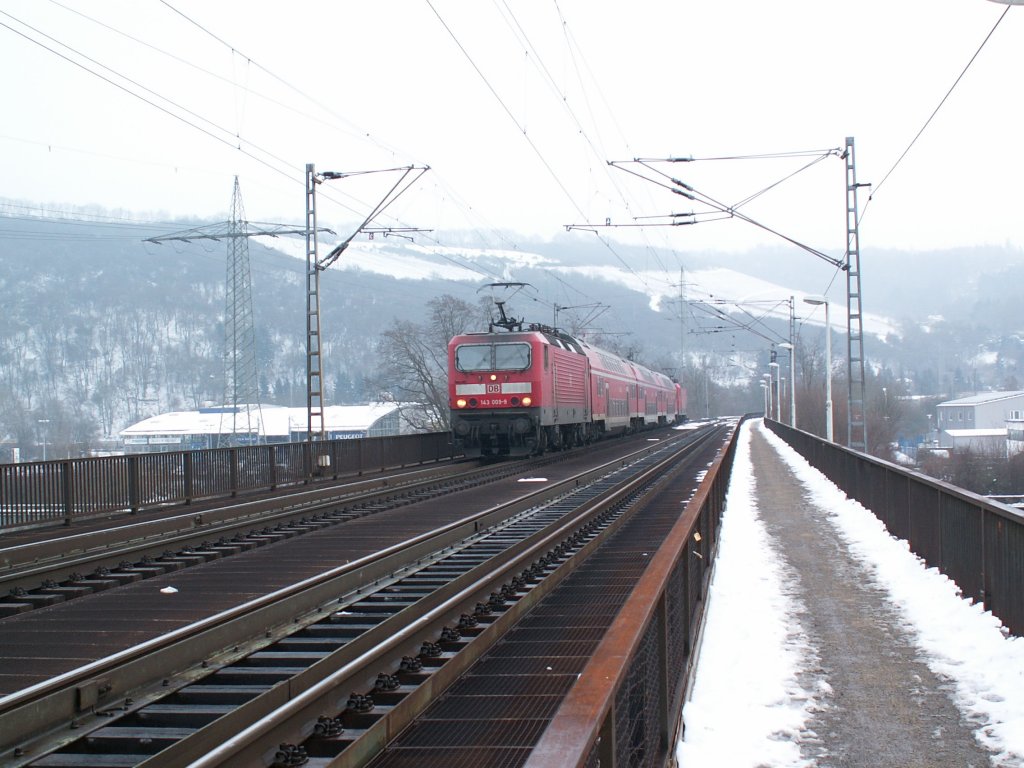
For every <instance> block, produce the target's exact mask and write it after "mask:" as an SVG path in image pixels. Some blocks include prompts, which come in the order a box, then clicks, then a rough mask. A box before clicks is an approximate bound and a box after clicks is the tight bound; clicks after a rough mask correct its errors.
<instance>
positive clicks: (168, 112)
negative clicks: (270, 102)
mask: <svg viewBox="0 0 1024 768" xmlns="http://www.w3.org/2000/svg"><path fill="white" fill-rule="evenodd" d="M0 14H3V15H4V16H6V17H8V18H9V19H12V20H13V21H16V22H18V23H19V24H22V25H23V26H25V27H27V28H28V29H30V30H32V31H33V32H35V33H36V34H39V35H42V36H43V37H45V38H46V39H48V40H52V41H53V42H54V43H57V44H58V45H61V46H63V47H64V48H67V49H68V50H69V51H71V52H72V53H74V54H75V55H77V56H81V57H82V58H83V59H85V60H86V61H88V62H90V63H92V64H95V65H96V66H99V67H102V68H103V69H105V70H107V71H109V72H111V73H113V74H115V75H116V76H117V77H120V78H122V79H123V80H125V81H126V82H128V83H131V84H132V85H134V86H135V87H137V88H141V89H142V90H144V91H146V92H148V93H151V94H153V95H154V96H155V97H157V98H159V99H162V100H163V101H165V102H167V103H168V104H171V105H172V106H174V107H175V108H177V109H180V110H182V111H183V112H185V113H186V114H189V115H192V116H194V117H196V118H198V119H199V120H202V121H203V122H205V123H208V124H209V125H211V126H213V127H214V128H216V129H217V130H218V131H222V132H223V133H226V134H228V135H231V132H230V131H229V130H227V129H226V128H223V127H221V126H219V125H217V124H216V123H214V122H213V121H212V120H207V119H206V118H204V117H202V116H201V115H199V114H197V113H195V112H192V111H191V110H189V109H187V108H186V107H183V106H181V105H180V104H177V103H176V102H174V101H172V100H171V99H168V98H166V97H165V96H161V95H160V94H158V93H156V92H155V91H153V90H151V89H149V88H146V87H145V86H144V85H142V84H141V83H138V82H136V81H134V80H132V79H131V78H129V77H127V76H126V75H123V74H121V73H120V72H118V71H117V70H115V69H112V68H111V67H108V66H106V65H105V64H102V63H100V62H98V61H96V60H95V59H92V58H90V57H89V56H86V55H85V54H83V53H81V52H80V51H77V50H75V49H74V48H72V47H71V46H69V45H67V44H65V43H62V42H60V41H59V40H57V39H55V38H53V37H51V36H50V35H48V34H46V33H45V32H42V31H41V30H38V29H36V28H35V27H32V26H31V25H29V24H26V23H25V22H23V21H21V20H20V19H17V18H15V17H14V16H12V15H11V14H9V13H7V12H6V11H0ZM0 27H4V28H5V29H8V30H10V31H11V32H13V33H15V34H16V35H18V36H19V37H22V38H24V39H25V40H28V41H29V42H31V43H34V44H35V45H38V46H39V47H40V48H43V49H44V50H46V51H49V52H50V53H52V54H54V55H55V56H58V57H60V58H61V59H64V60H65V61H67V62H68V63H69V64H73V65H74V66H76V67H78V68H80V69H82V70H84V71H85V72H88V73H89V74H90V75H92V76H93V77H97V78H99V79H100V80H103V81H104V82H106V83H109V84H110V85H112V86H114V87H115V88H117V89H119V90H121V91H124V92H125V93H127V94H128V95H130V96H133V97H135V98H136V99H139V100H140V101H143V102H145V103H146V104H149V105H150V106H151V107H154V108H156V109H158V110H160V111H161V112H163V113H164V114H166V115H169V116H170V117H172V118H174V119H175V120H178V121H180V122H182V123H184V124H185V125H187V126H189V127H190V128H194V129H195V130H197V131H199V132H200V133H203V134H205V135H207V136H209V137H210V138H212V139H214V140H215V141H218V142H220V143H221V144H226V145H227V146H229V147H231V148H232V149H234V150H237V151H238V152H241V153H242V154H243V155H246V156H247V157H250V158H251V159H253V160H255V161H256V162H258V163H260V164H261V165H263V166H265V167H267V168H269V169H270V170H272V171H274V172H275V173H279V174H281V175H282V176H285V177H287V178H289V179H291V178H292V177H291V176H289V175H288V173H287V172H285V171H283V170H281V169H280V168H278V167H276V166H274V165H273V164H271V163H269V162H267V161H266V160H265V159H263V158H261V157H259V156H258V155H256V154H254V153H252V152H250V151H248V150H246V149H244V148H243V147H242V145H241V143H239V144H233V143H232V142H231V141H229V140H228V139H225V138H224V137H222V136H218V135H217V134H216V133H214V132H212V131H210V130H207V129H206V128H203V127H202V126H200V125H197V124H196V123H193V122H192V121H190V120H188V119H186V118H185V117H182V116H181V115H179V114H176V113H175V112H174V111H172V110H170V109H168V108H167V107H164V106H162V105H160V104H158V103H156V102H155V101H152V100H151V99H147V98H146V97H145V96H143V95H142V94H139V93H136V92H135V91H133V90H131V89H130V88H127V87H125V86H124V85H122V84H120V83H118V82H116V81H114V80H112V79H111V78H109V77H107V76H105V75H103V74H101V73H100V72H97V71H95V70H92V69H90V68H89V67H87V66H85V65H84V64H82V63H81V62H79V61H75V60H74V59H72V58H71V57H69V56H65V55H64V54H63V53H61V52H60V51H57V50H55V49H53V48H51V47H50V46H48V45H46V44H45V43H43V42H41V41H39V40H36V39H33V38H32V37H29V36H28V35H26V34H25V33H24V32H21V31H20V30H17V29H15V28H14V27H12V26H10V25H9V24H5V23H4V22H2V21H0ZM235 138H237V139H238V140H239V142H241V141H243V139H241V137H240V136H236V137H235ZM245 143H246V144H249V145H250V146H252V147H253V148H254V149H256V150H258V151H260V152H263V153H264V154H266V155H267V156H268V157H271V158H273V159H275V160H277V161H278V162H281V163H286V161H284V160H282V159H281V158H279V157H276V156H275V155H273V154H272V153H270V152H267V151H266V150H263V149H261V148H260V147H258V146H257V145H255V144H252V143H251V142H248V141H246V142H245Z"/></svg>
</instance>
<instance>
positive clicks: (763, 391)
mask: <svg viewBox="0 0 1024 768" xmlns="http://www.w3.org/2000/svg"><path fill="white" fill-rule="evenodd" d="M761 395H762V396H763V397H764V412H765V414H767V413H768V385H767V384H765V383H764V382H763V381H762V382H761ZM929 418H931V417H930V416H929Z"/></svg>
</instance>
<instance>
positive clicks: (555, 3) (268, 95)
mask: <svg viewBox="0 0 1024 768" xmlns="http://www.w3.org/2000/svg"><path fill="white" fill-rule="evenodd" d="M168 3H169V4H168ZM168 3H165V2H162V0H99V1H97V0H92V1H91V2H85V1H84V0H61V2H55V1H51V0H0V12H2V13H0V24H3V25H4V26H0V66H2V70H3V72H4V76H3V77H2V78H0V101H2V108H0V152H2V155H3V173H2V175H0V197H4V198H8V199H15V200H19V201H29V202H30V204H31V205H39V206H48V205H50V204H57V203H70V204H80V205H84V204H91V203H95V204H98V205H101V206H104V207H106V208H112V209H124V210H126V211H133V212H139V213H143V212H152V213H153V214H155V215H157V216H159V217H166V216H169V215H173V216H179V215H195V216H199V217H210V216H215V217H226V215H227V212H228V210H229V204H230V199H231V187H232V177H233V176H234V175H236V174H237V175H238V176H239V177H240V180H241V185H242V191H243V197H244V201H245V208H246V215H247V218H249V219H250V220H257V221H290V222H302V221H303V215H304V205H305V198H304V194H303V180H304V168H305V164H306V163H309V162H312V163H315V164H316V167H317V170H320V171H325V170H332V171H357V170H369V169H378V168H388V167H393V166H401V165H406V164H410V163H414V164H429V165H430V166H431V167H432V170H431V171H430V172H429V173H428V174H426V175H425V176H423V177H422V179H420V181H419V182H418V183H417V184H416V185H415V186H414V187H413V188H412V189H410V190H409V191H408V192H407V193H406V194H405V195H404V196H403V197H402V198H400V199H399V201H398V202H397V203H396V204H395V205H394V206H392V208H390V209H389V211H388V213H389V214H393V215H394V217H395V218H388V217H385V218H382V219H380V220H379V221H378V222H377V223H379V224H382V225H392V226H417V227H425V228H430V229H435V230H453V229H472V230H475V231H477V232H479V233H481V234H483V235H484V236H486V237H489V238H495V237H496V236H497V235H496V233H497V232H502V233H505V236H506V237H510V238H511V240H512V241H513V242H515V238H516V237H517V236H518V237H521V236H524V235H529V236H541V237H544V238H549V237H554V236H556V235H558V234H559V233H560V232H562V231H563V228H564V225H566V224H570V223H572V224H583V223H602V224H603V223H604V222H605V221H607V220H610V221H611V222H612V223H615V224H632V223H635V219H634V217H649V216H658V215H664V214H669V213H682V212H688V211H692V210H704V209H700V208H697V207H695V206H694V204H693V203H691V202H690V201H688V200H686V199H684V198H682V197H679V196H677V195H674V194H672V193H671V192H670V191H668V190H667V189H665V188H663V187H659V186H656V185H654V184H651V183H649V182H644V181H641V180H639V179H636V178H635V177H633V176H631V175H630V174H628V173H627V172H625V171H623V170H616V169H611V168H609V167H608V166H607V164H606V162H607V161H608V160H629V159H632V158H634V157H648V158H661V157H669V156H686V157H689V156H692V157H695V158H710V157H721V156H728V157H732V156H748V155H754V154H762V153H779V152H790V151H803V150H819V149H821V150H826V149H829V148H838V147H842V146H843V144H844V140H845V137H846V136H853V137H855V139H856V159H857V176H858V181H861V182H870V183H873V184H875V185H876V186H877V185H878V184H879V183H880V182H882V179H883V178H884V177H885V175H886V174H887V173H888V172H889V171H890V169H892V167H893V165H894V164H895V163H896V161H897V159H898V158H899V156H900V154H901V153H902V152H903V151H904V150H905V149H906V148H907V146H908V145H909V144H910V143H911V140H912V139H913V138H914V136H915V134H916V133H917V132H918V131H919V130H920V129H921V127H922V126H923V125H924V123H925V121H926V120H927V118H928V117H929V115H930V114H931V113H932V111H933V110H934V109H935V108H936V106H938V104H939V102H940V101H941V99H942V97H943V96H944V95H945V94H946V92H947V91H948V90H949V88H950V87H951V86H952V85H953V83H954V81H955V80H956V78H957V77H958V76H959V75H960V73H961V71H962V70H963V69H964V67H965V66H966V65H967V63H968V61H969V60H970V59H971V57H972V56H973V55H974V53H975V52H976V51H977V50H978V48H979V46H981V44H982V41H983V40H984V39H985V37H986V35H988V34H989V32H990V31H991V30H992V28H993V26H994V25H995V24H996V22H997V20H998V19H999V18H1000V15H1001V14H1002V13H1003V11H1004V10H1005V6H1003V5H999V4H997V3H994V2H989V1H988V0H899V1H898V2H895V1H894V0H858V2H856V3H839V2H822V0H778V1H777V2H774V3H765V2H763V0H734V1H733V2H728V3H726V2H712V1H711V0H704V1H703V2H694V1H693V0H688V1H687V0H676V1H675V2H670V1H669V0H636V1H635V2H631V3H622V2H615V3H612V2H606V1H605V0H550V1H545V2H541V1H540V0H534V1H533V2H522V1H521V0H494V2H483V1H482V0H477V2H466V1H465V0H463V1H462V2H455V1H454V0H429V2H428V0H389V1H388V2H384V1H382V0H375V1H374V2H367V1H366V0H346V1H345V2H327V1H326V0H324V1H323V2H311V1H309V0H293V1H292V2H288V3H282V2H280V0H274V1H273V2H269V1H264V0H245V1H244V2H242V1H241V0H218V2H214V3H210V2H199V1H198V0H168ZM179 12H180V13H179ZM185 17H188V18H187V19H186V18H185ZM193 22H194V23H193ZM26 25H31V26H32V27H34V28H35V30H32V29H29V28H28V26H26ZM200 27H201V28H200ZM114 30H116V31H114ZM44 35H48V36H50V38H51V39H47V38H46V37H44ZM127 36H131V37H132V38H136V39H134V40H133V39H130V38H129V37H127ZM214 36H215V37H214ZM215 38H219V41H218V40H217V39H215ZM32 40H35V41H39V42H40V43H42V44H44V45H46V46H47V47H49V48H51V49H53V50H52V51H50V50H46V49H44V48H42V47H40V45H38V44H36V43H35V42H31V41H32ZM143 43H144V44H145V45H144V44H143ZM64 46H68V47H64ZM147 46H151V47H147ZM157 49H159V51H162V52H158V50H157ZM232 49H233V50H232ZM85 56H88V57H90V58H91V59H93V60H94V62H88V61H86V59H85V58H83V57H85ZM64 57H67V58H64ZM69 59H70V61H69ZM71 61H74V62H78V63H80V64H83V65H84V66H86V67H88V68H89V69H92V70H94V71H96V72H99V73H101V74H102V76H103V78H107V80H109V81H113V83H116V85H115V84H112V82H108V81H107V80H105V79H101V78H100V77H98V76H96V75H95V74H90V73H88V72H86V71H85V70H84V69H82V68H81V67H80V66H76V65H75V64H73V63H71ZM100 65H103V66H105V67H108V68H109V69H103V68H102V67H101V66H100ZM1022 71H1024V9H1022V8H1011V9H1010V11H1009V13H1008V14H1007V16H1006V17H1005V19H1004V20H1003V21H1002V23H1001V24H1000V25H999V27H998V28H997V29H996V30H995V33H994V34H993V36H992V38H991V39H990V40H989V42H988V43H987V44H986V45H985V47H984V48H983V49H982V51H981V54H980V55H979V57H978V59H977V60H976V61H975V62H974V64H973V65H972V67H971V68H970V70H969V71H968V72H967V74H966V76H965V77H964V78H963V80H962V81H961V82H960V84H959V85H958V86H957V88H956V90H955V91H954V92H953V94H952V96H951V97H950V99H949V100H948V101H947V103H946V104H945V106H944V107H943V108H942V110H940V112H939V113H938V115H937V117H936V118H935V120H934V121H933V122H932V124H931V125H930V126H929V127H928V129H927V130H925V132H924V133H923V135H922V136H921V138H920V140H918V142H917V143H916V144H915V145H914V147H913V148H912V149H911V151H910V153H909V154H908V155H907V157H906V159H905V160H904V161H903V162H902V163H901V164H900V165H899V167H898V168H896V170H895V171H894V172H893V173H892V174H891V175H890V176H889V177H888V179H887V180H886V181H885V183H884V184H882V185H881V186H880V187H878V188H877V193H876V195H875V199H874V200H873V201H871V203H870V204H867V196H868V193H869V190H867V189H864V190H862V194H861V199H860V204H861V207H862V210H863V209H864V206H865V204H867V209H866V210H864V217H863V221H862V231H861V246H862V249H863V250H865V251H867V250H868V249H870V248H885V247H902V248H910V249H923V248H932V247H938V248H943V247H953V246H960V245H972V244H978V243H992V244H1010V245H1012V246H1014V247H1018V248H1019V247H1021V246H1022V245H1024V215H1022V214H1024V185H1022V184H1021V181H1020V180H1021V178H1022V177H1024V154H1022V153H1021V152H1020V151H1019V150H1018V148H1017V147H1016V146H1015V145H1014V144H1013V140H1014V139H1013V137H1019V136H1021V135H1024V103H1022V96H1021V93H1022V91H1021V87H1020V74H1021V72H1022ZM129 79H130V80H131V81H134V82H129ZM147 89H148V90H147ZM140 97H141V98H140ZM143 99H146V100H147V101H148V102H152V103H147V101H143ZM186 110H188V111H186ZM196 126H199V128H197V127H196ZM200 128H201V129H202V130H200ZM239 147H240V149H239ZM811 159H813V158H811V157H804V158H797V159H786V160H744V161H739V160H736V161H725V160H719V161H707V162H700V163H693V164H685V165H684V164H675V165H672V166H664V167H662V170H664V171H665V172H666V173H668V174H669V175H671V176H675V177H676V178H679V179H681V180H683V181H686V182H687V183H689V184H691V185H692V186H694V187H695V188H696V189H698V190H700V191H701V192H703V193H705V194H707V195H710V196H711V197H713V198H715V199H717V200H719V201H722V202H725V203H729V204H733V203H737V202H739V201H742V200H744V199H745V198H747V197H748V196H749V195H751V194H753V193H756V192H758V191H760V190H761V189H763V188H765V187H767V186H769V185H770V184H773V183H774V182H776V181H778V180H779V179H781V178H783V177H785V176H787V175H788V174H790V173H792V172H793V171H795V170H797V169H799V168H800V167H802V166H803V165H805V164H807V163H808V162H809V161H810V160H811ZM395 181H397V176H395V175H393V174H392V175H387V174H380V175H378V174H375V175H372V176H366V177H359V178H351V179H344V180H339V181H331V182H327V183H326V184H325V185H324V186H322V187H320V189H319V191H320V196H319V198H318V200H319V207H320V219H321V223H327V224H330V225H335V226H339V227H343V226H344V224H345V222H348V221H354V220H356V216H357V214H358V215H359V216H360V217H361V216H362V215H364V214H365V213H366V212H368V211H369V209H370V208H371V207H372V205H374V204H375V203H376V202H377V199H378V197H379V196H381V195H382V194H383V193H384V192H385V191H386V188H387V187H388V186H390V185H391V184H393V183H394V182H395ZM742 210H743V211H744V212H745V213H746V214H747V215H749V216H751V217H753V218H755V219H757V220H758V221H761V222H763V223H764V224H766V225H767V226H770V227H772V228H773V229H776V230H778V231H780V232H782V233H784V234H786V235H788V236H790V237H793V238H795V239H797V240H800V241H802V242H805V243H807V244H809V245H812V246H814V247H815V248H818V249H821V250H824V251H826V252H829V253H832V254H834V255H836V256H840V255H841V254H842V252H843V247H844V235H845V224H846V222H845V216H844V211H845V170H844V163H843V161H842V160H841V159H839V158H838V157H834V156H830V157H826V158H825V159H824V160H822V161H821V162H818V163H817V164H816V165H814V166H813V167H812V168H811V169H810V170H808V171H804V172H802V173H800V174H799V175H797V176H795V177H794V178H793V179H792V180H790V181H787V182H786V183H784V184H782V185H780V186H779V187H778V188H776V189H774V190H772V191H771V192H770V193H768V194H765V195H764V196H762V197H760V198H758V199H757V200H756V201H754V202H752V203H750V204H749V205H746V206H744V207H743V209H742ZM640 221H644V222H648V223H649V222H651V221H653V220H652V219H640ZM602 232H603V233H604V234H607V235H608V236H610V237H613V238H617V239H621V240H627V239H628V240H634V241H638V242H648V243H651V244H653V245H655V246H658V247H668V248H672V249H676V250H678V251H680V252H684V253H685V252H686V251H687V250H692V249H706V250H719V249H728V250H738V249H745V248H748V247H751V246H753V245H756V244H759V243H780V242H781V241H778V240H777V239H775V238H774V237H773V236H772V235H769V234H767V233H765V232H763V231H762V230H759V229H757V228H755V227H753V226H751V225H750V224H747V223H744V222H741V221H738V220H735V219H733V220H730V221H715V222H707V223H703V224H700V225H698V226H693V227H677V228H671V229H668V228H649V229H645V230H643V231H642V232H641V231H638V230H635V229H627V228H623V229H615V230H602Z"/></svg>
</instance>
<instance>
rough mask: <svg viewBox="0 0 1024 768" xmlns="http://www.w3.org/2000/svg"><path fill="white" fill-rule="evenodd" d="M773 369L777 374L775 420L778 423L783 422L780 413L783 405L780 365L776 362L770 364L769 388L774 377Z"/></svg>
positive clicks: (775, 374)
mask: <svg viewBox="0 0 1024 768" xmlns="http://www.w3.org/2000/svg"><path fill="white" fill-rule="evenodd" d="M773 368H774V369H775V372H774V376H775V392H774V395H775V420H776V421H782V414H781V413H780V411H781V410H782V409H781V407H780V406H781V405H782V403H781V400H782V392H781V391H780V390H779V375H780V374H779V364H778V363H776V362H774V361H772V362H770V363H768V384H769V386H771V383H772V375H773V374H772V369H773Z"/></svg>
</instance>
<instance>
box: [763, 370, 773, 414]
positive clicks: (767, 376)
mask: <svg viewBox="0 0 1024 768" xmlns="http://www.w3.org/2000/svg"><path fill="white" fill-rule="evenodd" d="M761 378H762V379H765V381H762V382H761V386H763V387H767V388H768V407H767V408H766V409H765V412H764V415H765V417H766V418H769V419H770V418H771V417H772V375H771V374H770V373H762V374H761Z"/></svg>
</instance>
